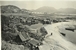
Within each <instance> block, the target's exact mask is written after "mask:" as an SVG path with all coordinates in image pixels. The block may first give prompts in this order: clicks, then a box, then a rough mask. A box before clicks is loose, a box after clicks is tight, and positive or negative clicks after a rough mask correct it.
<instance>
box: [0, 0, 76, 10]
mask: <svg viewBox="0 0 76 50" xmlns="http://www.w3.org/2000/svg"><path fill="white" fill-rule="evenodd" d="M0 3H1V5H15V6H18V7H19V8H21V9H28V10H33V9H38V8H39V7H43V6H49V7H54V8H56V9H60V8H75V9H76V1H65V0H64V1H50V0H47V1H44V0H41V1H38V0H33V1H0Z"/></svg>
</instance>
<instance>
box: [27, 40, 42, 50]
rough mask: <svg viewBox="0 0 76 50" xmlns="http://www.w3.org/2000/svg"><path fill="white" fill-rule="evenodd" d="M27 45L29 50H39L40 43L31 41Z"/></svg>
mask: <svg viewBox="0 0 76 50" xmlns="http://www.w3.org/2000/svg"><path fill="white" fill-rule="evenodd" d="M28 43H29V44H30V47H31V48H30V49H31V50H39V48H38V46H39V45H40V43H41V42H39V41H38V40H35V39H31V40H29V41H28Z"/></svg>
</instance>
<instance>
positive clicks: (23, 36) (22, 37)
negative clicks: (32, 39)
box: [19, 32, 29, 41]
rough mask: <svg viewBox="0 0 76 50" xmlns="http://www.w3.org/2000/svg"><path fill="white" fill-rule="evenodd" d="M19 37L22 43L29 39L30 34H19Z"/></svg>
mask: <svg viewBox="0 0 76 50" xmlns="http://www.w3.org/2000/svg"><path fill="white" fill-rule="evenodd" d="M19 37H20V39H21V40H22V41H26V40H28V39H29V35H28V33H25V32H22V33H19Z"/></svg>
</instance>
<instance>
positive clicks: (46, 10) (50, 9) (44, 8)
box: [35, 6, 57, 13]
mask: <svg viewBox="0 0 76 50" xmlns="http://www.w3.org/2000/svg"><path fill="white" fill-rule="evenodd" d="M35 11H37V12H47V13H48V12H49V13H53V12H56V11H57V10H56V9H55V8H53V7H48V6H44V7H40V8H38V9H36V10H35Z"/></svg>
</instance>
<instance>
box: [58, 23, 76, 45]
mask: <svg viewBox="0 0 76 50" xmlns="http://www.w3.org/2000/svg"><path fill="white" fill-rule="evenodd" d="M69 26H71V25H69V24H67V26H66V25H61V26H60V27H59V30H60V32H63V33H65V34H66V36H65V38H66V39H67V40H69V41H71V42H72V43H74V44H76V30H74V32H73V31H70V30H65V27H69Z"/></svg>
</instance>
